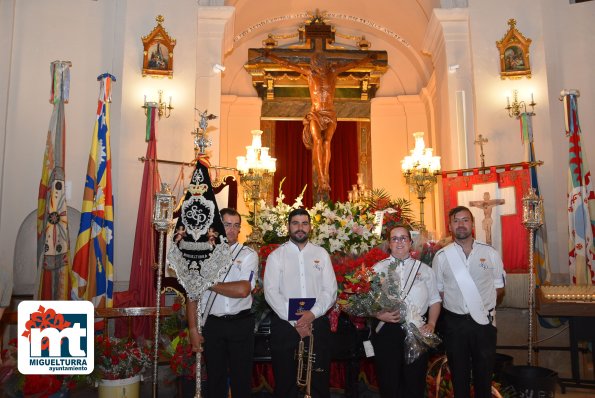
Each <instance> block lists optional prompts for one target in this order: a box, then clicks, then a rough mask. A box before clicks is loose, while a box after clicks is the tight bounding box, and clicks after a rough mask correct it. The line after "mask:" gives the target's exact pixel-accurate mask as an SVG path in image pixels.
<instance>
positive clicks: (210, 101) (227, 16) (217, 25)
mask: <svg viewBox="0 0 595 398" xmlns="http://www.w3.org/2000/svg"><path fill="white" fill-rule="evenodd" d="M234 13H235V8H234V7H225V6H221V7H219V6H200V5H199V7H198V25H197V40H196V46H197V51H196V90H195V100H194V103H195V108H197V109H199V110H200V111H204V110H205V109H207V110H208V111H209V113H212V114H214V115H217V116H218V117H220V116H221V73H216V72H214V71H213V65H215V64H221V65H223V56H224V55H225V52H226V51H228V50H229V49H231V45H232V42H231V38H232V35H233V18H234ZM223 73H225V72H223ZM220 124H221V121H220V118H217V119H215V120H211V121H210V123H209V127H214V129H209V137H210V138H211V139H212V140H213V146H212V147H211V158H210V159H211V163H212V164H219V149H220V147H221V145H220V135H221V132H220Z"/></svg>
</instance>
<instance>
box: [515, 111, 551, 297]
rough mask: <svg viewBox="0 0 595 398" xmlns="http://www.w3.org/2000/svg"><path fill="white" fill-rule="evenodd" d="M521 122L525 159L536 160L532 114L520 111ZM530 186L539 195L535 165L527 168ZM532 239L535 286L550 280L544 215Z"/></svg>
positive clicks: (528, 160)
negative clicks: (541, 223) (540, 225)
mask: <svg viewBox="0 0 595 398" xmlns="http://www.w3.org/2000/svg"><path fill="white" fill-rule="evenodd" d="M519 120H520V122H521V140H522V142H523V144H524V145H525V161H527V162H536V161H537V159H536V158H535V147H534V145H533V124H532V121H533V119H532V115H531V114H528V113H522V114H521V115H520V117H519ZM529 176H530V179H531V187H533V188H534V189H535V193H536V194H537V195H539V181H538V180H537V167H531V168H529ZM534 236H535V238H534V241H533V262H534V264H533V265H534V266H535V271H536V275H535V276H536V279H535V281H536V283H537V286H539V285H542V284H548V283H550V282H551V278H552V270H551V268H550V262H549V253H548V249H547V231H546V227H545V217H544V220H543V225H542V227H541V228H539V229H538V230H536V231H535V235H534Z"/></svg>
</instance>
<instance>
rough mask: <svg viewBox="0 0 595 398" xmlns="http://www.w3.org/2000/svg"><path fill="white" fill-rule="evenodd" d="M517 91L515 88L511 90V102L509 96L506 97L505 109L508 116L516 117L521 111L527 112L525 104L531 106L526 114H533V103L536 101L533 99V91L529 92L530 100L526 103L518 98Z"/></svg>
mask: <svg viewBox="0 0 595 398" xmlns="http://www.w3.org/2000/svg"><path fill="white" fill-rule="evenodd" d="M518 95H519V92H518V91H517V90H512V104H511V103H510V98H509V97H506V108H504V109H506V110H507V111H508V116H509V117H516V118H518V117H519V116H520V115H521V113H527V105H529V106H530V107H531V112H528V113H527V114H528V115H530V116H535V105H537V103H536V102H535V101H534V100H533V93H531V102H530V103H529V104H526V103H525V101H520V102H519V99H518Z"/></svg>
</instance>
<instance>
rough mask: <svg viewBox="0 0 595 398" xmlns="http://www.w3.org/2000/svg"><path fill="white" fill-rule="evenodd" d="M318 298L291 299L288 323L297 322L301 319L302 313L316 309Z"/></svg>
mask: <svg viewBox="0 0 595 398" xmlns="http://www.w3.org/2000/svg"><path fill="white" fill-rule="evenodd" d="M315 302H316V298H314V297H306V298H302V297H298V298H290V299H289V311H288V313H287V320H288V321H297V320H298V319H300V318H301V316H302V313H303V312H306V311H309V310H311V309H312V307H314V303H315Z"/></svg>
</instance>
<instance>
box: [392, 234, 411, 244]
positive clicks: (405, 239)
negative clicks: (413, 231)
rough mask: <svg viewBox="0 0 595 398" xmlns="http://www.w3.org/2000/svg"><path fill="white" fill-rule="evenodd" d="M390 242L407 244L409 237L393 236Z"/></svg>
mask: <svg viewBox="0 0 595 398" xmlns="http://www.w3.org/2000/svg"><path fill="white" fill-rule="evenodd" d="M390 241H391V242H401V243H405V242H409V237H408V236H392V237H391V238H390Z"/></svg>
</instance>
